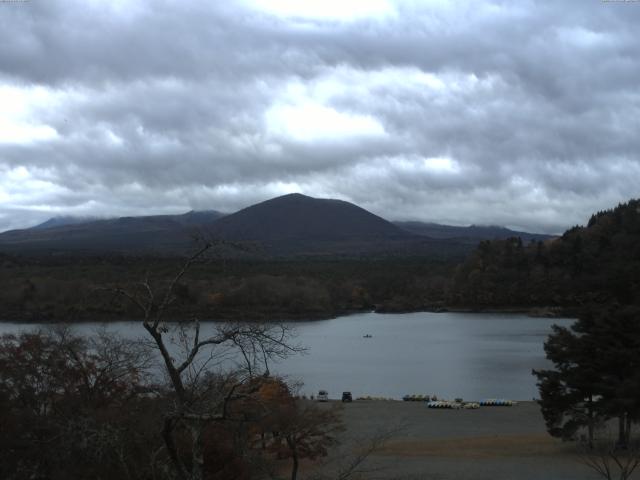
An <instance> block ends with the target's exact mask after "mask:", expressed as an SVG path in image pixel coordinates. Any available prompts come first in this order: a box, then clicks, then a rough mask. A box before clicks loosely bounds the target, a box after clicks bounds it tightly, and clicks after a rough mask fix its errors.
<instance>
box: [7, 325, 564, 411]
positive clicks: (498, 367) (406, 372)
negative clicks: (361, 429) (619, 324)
mask: <svg viewBox="0 0 640 480" xmlns="http://www.w3.org/2000/svg"><path fill="white" fill-rule="evenodd" d="M572 322H573V320H570V319H546V318H532V317H528V316H526V315H518V314H489V313H448V312H445V313H430V312H419V313H404V314H377V313H363V314H356V315H349V316H344V317H338V318H335V319H331V320H314V321H309V322H296V323H292V324H290V325H292V326H294V327H295V330H296V332H297V338H296V343H299V344H301V345H303V346H305V347H307V348H308V353H307V354H306V355H297V356H295V357H292V358H288V359H286V360H284V361H281V362H280V363H278V364H276V365H274V366H273V367H272V372H276V373H279V374H281V375H285V376H287V377H288V378H289V379H291V380H301V381H303V382H304V386H303V387H302V390H301V392H302V393H305V394H307V395H309V394H317V392H318V390H319V389H325V390H328V391H329V396H330V398H339V397H340V394H341V393H342V391H344V390H349V391H351V392H352V393H353V395H354V398H355V397H358V396H361V395H372V396H381V397H393V398H401V397H402V396H403V395H405V394H414V393H415V394H429V395H437V396H438V397H440V398H443V397H444V398H454V397H462V398H464V399H465V400H479V399H481V398H487V397H490V398H491V397H503V398H511V399H516V400H531V399H532V398H534V397H536V398H537V397H538V392H537V389H536V386H535V378H534V377H533V376H532V375H531V370H532V369H534V368H535V369H539V368H545V367H548V366H549V363H548V362H547V361H546V359H545V358H544V350H543V342H544V341H545V339H546V337H547V335H548V334H549V333H550V332H551V325H553V324H558V325H564V326H568V325H570V324H571V323H572ZM38 327H39V325H33V324H16V323H0V334H2V333H17V332H19V331H24V330H29V329H33V328H38ZM101 327H104V328H107V329H108V330H111V331H117V332H118V333H120V334H121V335H123V336H124V337H127V338H135V337H141V336H143V335H144V333H145V332H144V330H143V329H142V327H141V325H140V323H138V322H115V323H109V324H99V323H84V324H81V325H78V326H75V327H74V328H75V329H76V330H77V331H78V333H81V334H83V335H87V334H91V333H92V332H95V331H96V329H98V328H101ZM204 333H206V323H203V334H204ZM364 335H371V338H363V336H364Z"/></svg>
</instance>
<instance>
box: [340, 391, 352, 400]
mask: <svg viewBox="0 0 640 480" xmlns="http://www.w3.org/2000/svg"><path fill="white" fill-rule="evenodd" d="M342 401H343V402H353V396H352V395H351V392H342Z"/></svg>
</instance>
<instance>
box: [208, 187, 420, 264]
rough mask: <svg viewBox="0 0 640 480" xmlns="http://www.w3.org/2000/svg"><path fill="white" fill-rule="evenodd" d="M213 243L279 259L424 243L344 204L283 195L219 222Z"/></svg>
mask: <svg viewBox="0 0 640 480" xmlns="http://www.w3.org/2000/svg"><path fill="white" fill-rule="evenodd" d="M209 232H210V233H211V235H212V236H213V237H214V238H222V239H225V240H231V241H243V242H253V243H256V244H257V245H258V246H259V248H260V249H261V250H262V251H266V252H268V253H270V254H275V255H290V254H296V255H300V254H313V255H317V254H346V253H350V254H353V253H365V252H366V253H370V252H374V251H379V252H383V251H387V252H388V251H391V250H401V249H402V248H405V247H406V246H407V245H409V244H413V243H416V242H419V241H422V240H423V239H420V238H419V237H417V236H416V235H414V234H412V233H410V232H407V231H405V230H402V229H401V228H398V227H396V226H395V225H393V224H392V223H391V222H388V221H387V220H385V219H383V218H381V217H378V216H377V215H374V214H373V213H371V212H368V211H367V210H365V209H363V208H360V207H358V206H356V205H354V204H352V203H349V202H345V201H342V200H333V199H319V198H312V197H308V196H305V195H301V194H299V193H293V194H289V195H283V196H281V197H277V198H273V199H271V200H267V201H265V202H262V203H258V204H256V205H252V206H250V207H247V208H245V209H243V210H240V211H239V212H236V213H234V214H231V215H228V216H226V217H224V218H221V219H220V220H218V221H217V222H215V223H214V224H213V225H212V227H211V228H210V229H209Z"/></svg>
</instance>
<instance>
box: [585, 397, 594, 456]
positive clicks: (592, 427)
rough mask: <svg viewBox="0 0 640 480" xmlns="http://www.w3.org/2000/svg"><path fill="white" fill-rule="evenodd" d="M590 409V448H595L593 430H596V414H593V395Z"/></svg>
mask: <svg viewBox="0 0 640 480" xmlns="http://www.w3.org/2000/svg"><path fill="white" fill-rule="evenodd" d="M587 409H588V411H589V425H588V430H589V449H593V430H594V422H595V418H594V414H593V396H591V395H589V406H588V407H587Z"/></svg>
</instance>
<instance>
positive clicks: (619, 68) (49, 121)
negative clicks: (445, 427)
mask: <svg viewBox="0 0 640 480" xmlns="http://www.w3.org/2000/svg"><path fill="white" fill-rule="evenodd" d="M639 25H640V2H633V1H631V2H629V1H627V2H623V1H601V0H575V1H571V0H567V1H561V0H549V1H526V0H522V1H517V2H515V1H484V2H483V1H479V0H469V1H467V0H455V1H444V0H424V1H417V0H413V1H411V0H407V1H391V0H335V1H334V0H304V1H298V0H273V1H267V0H245V1H238V2H233V1H208V2H202V1H191V0H176V1H168V0H136V1H135V2H133V1H132V2H127V1H120V0H110V1H106V0H105V1H94V0H79V1H76V0H30V1H22V2H21V1H16V0H13V1H7V0H0V231H1V230H6V229H9V228H19V227H27V226H31V225H34V224H36V223H38V222H40V221H42V220H45V219H46V218H49V217H51V216H55V215H66V214H70V215H82V216H122V215H141V214H158V213H181V212H185V211H187V210H191V209H195V210H205V209H215V210H221V211H225V212H232V211H235V210H237V209H239V208H242V207H244V206H247V205H250V204H252V203H255V202H258V201H262V200H266V199H268V198H271V197H274V196H277V195H281V194H285V193H290V192H301V193H304V194H307V195H312V196H317V197H330V198H341V199H344V200H348V201H352V202H355V203H356V204H358V205H360V206H362V207H364V208H366V209H368V210H370V211H372V212H374V213H376V214H378V215H381V216H383V217H385V218H387V219H391V220H409V219H413V220H423V221H434V222H439V223H449V224H456V225H467V224H472V223H473V224H499V225H506V226H510V227H515V228H519V229H524V230H529V231H541V232H549V233H555V232H561V231H563V230H564V229H566V228H567V227H570V226H572V225H574V224H583V223H585V222H586V220H587V219H588V217H589V215H590V214H591V212H593V211H595V210H600V209H605V208H611V207H613V206H615V205H616V204H617V203H618V202H621V201H626V200H628V199H630V198H632V197H638V196H640V38H639V34H638V28H640V27H639Z"/></svg>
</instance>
